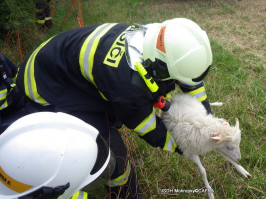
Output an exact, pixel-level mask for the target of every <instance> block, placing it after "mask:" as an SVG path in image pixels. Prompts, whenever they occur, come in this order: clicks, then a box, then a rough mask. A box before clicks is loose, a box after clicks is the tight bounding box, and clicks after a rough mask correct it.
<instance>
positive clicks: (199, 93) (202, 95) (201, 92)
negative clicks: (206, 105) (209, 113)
mask: <svg viewBox="0 0 266 200" xmlns="http://www.w3.org/2000/svg"><path fill="white" fill-rule="evenodd" d="M189 94H190V95H191V96H195V97H196V98H197V99H198V100H199V101H204V100H205V99H207V95H206V91H205V87H204V86H202V87H200V88H198V89H196V90H193V91H191V92H189Z"/></svg>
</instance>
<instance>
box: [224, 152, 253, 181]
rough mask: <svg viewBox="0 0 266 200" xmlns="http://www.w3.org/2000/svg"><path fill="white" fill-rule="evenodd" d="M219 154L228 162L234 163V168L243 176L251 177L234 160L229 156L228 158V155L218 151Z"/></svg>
mask: <svg viewBox="0 0 266 200" xmlns="http://www.w3.org/2000/svg"><path fill="white" fill-rule="evenodd" d="M220 154H221V156H223V157H224V159H225V160H228V161H229V162H230V163H232V165H234V167H235V168H236V170H237V171H238V172H239V173H240V174H242V175H243V176H244V177H245V178H247V179H249V178H250V177H251V175H250V174H249V173H248V172H247V171H246V170H245V169H244V168H243V167H242V166H241V165H239V164H237V163H236V162H235V161H233V160H232V159H231V158H229V157H228V156H226V155H225V154H223V153H220Z"/></svg>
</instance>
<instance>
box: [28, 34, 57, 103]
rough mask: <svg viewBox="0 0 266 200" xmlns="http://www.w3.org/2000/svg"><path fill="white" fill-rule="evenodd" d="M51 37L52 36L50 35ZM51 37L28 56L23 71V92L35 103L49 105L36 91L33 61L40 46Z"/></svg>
mask: <svg viewBox="0 0 266 200" xmlns="http://www.w3.org/2000/svg"><path fill="white" fill-rule="evenodd" d="M52 38H53V37H52ZM52 38H50V39H49V40H47V41H46V42H44V43H42V44H41V45H40V46H39V47H38V48H37V49H36V50H35V51H34V52H33V53H32V54H31V56H30V57H29V59H28V61H27V64H26V67H25V73H24V85H25V93H26V95H27V96H28V97H30V98H31V99H32V100H33V101H35V102H36V103H40V104H42V105H49V104H48V103H47V102H46V101H45V100H44V99H43V98H42V97H41V96H40V95H39V94H38V91H37V86H36V81H35V77H34V61H35V57H36V55H37V54H38V52H39V51H40V50H41V48H42V47H43V46H44V45H46V44H47V43H48V42H49V41H50V40H51V39H52Z"/></svg>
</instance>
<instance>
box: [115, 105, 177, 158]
mask: <svg viewBox="0 0 266 200" xmlns="http://www.w3.org/2000/svg"><path fill="white" fill-rule="evenodd" d="M144 105H145V104H144ZM146 105H147V104H146ZM115 110H116V112H117V114H118V115H119V118H120V120H121V121H122V123H123V124H125V125H126V126H127V127H128V128H129V129H131V130H133V131H134V132H135V133H136V134H138V136H139V137H140V138H142V139H144V140H145V141H146V142H148V143H149V144H150V145H151V146H153V147H160V148H162V149H163V150H165V151H169V152H179V149H178V147H177V145H176V143H175V142H174V139H173V137H172V136H171V134H170V132H169V131H167V129H166V127H165V125H164V123H163V121H162V119H161V118H160V117H158V116H156V112H155V109H154V108H153V106H152V105H150V106H143V107H141V108H138V109H130V108H125V107H124V106H121V105H120V106H118V107H117V105H116V109H115ZM179 153H181V152H179Z"/></svg>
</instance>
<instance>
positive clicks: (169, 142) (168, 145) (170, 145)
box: [163, 131, 177, 152]
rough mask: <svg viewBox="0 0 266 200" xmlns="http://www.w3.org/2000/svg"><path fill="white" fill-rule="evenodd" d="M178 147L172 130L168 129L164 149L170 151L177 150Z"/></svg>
mask: <svg viewBox="0 0 266 200" xmlns="http://www.w3.org/2000/svg"><path fill="white" fill-rule="evenodd" d="M176 147H177V144H176V143H175V141H174V138H173V137H172V135H171V134H170V132H169V131H167V134H166V141H165V145H164V147H163V150H164V151H169V152H175V149H176Z"/></svg>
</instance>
